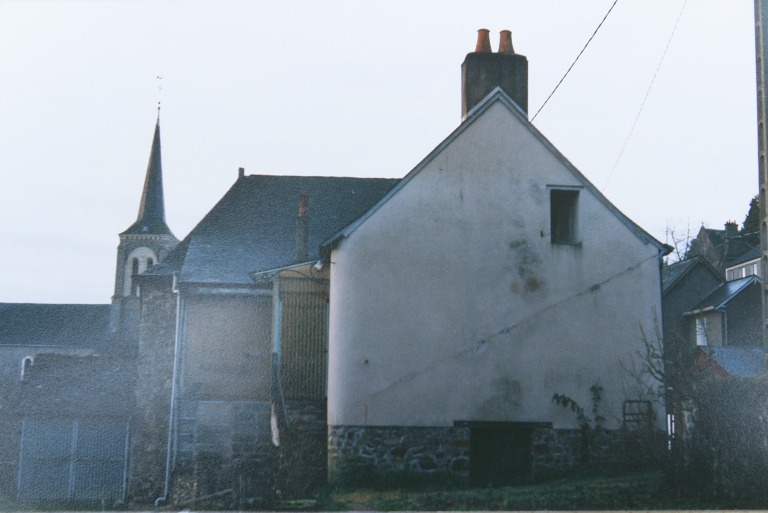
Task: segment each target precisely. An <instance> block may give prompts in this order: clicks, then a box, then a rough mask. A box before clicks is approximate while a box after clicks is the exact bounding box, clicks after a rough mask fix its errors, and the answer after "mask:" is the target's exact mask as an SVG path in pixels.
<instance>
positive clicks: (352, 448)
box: [328, 426, 469, 483]
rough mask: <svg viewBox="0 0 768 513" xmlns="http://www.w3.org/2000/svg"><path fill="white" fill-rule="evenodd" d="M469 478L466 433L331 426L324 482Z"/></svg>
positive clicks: (463, 430) (462, 430) (464, 430)
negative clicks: (393, 477)
mask: <svg viewBox="0 0 768 513" xmlns="http://www.w3.org/2000/svg"><path fill="white" fill-rule="evenodd" d="M387 474H391V475H397V474H400V475H421V476H425V477H428V476H439V475H444V476H450V477H456V478H458V479H459V480H461V481H467V480H468V479H469V428H463V427H461V428H459V427H371V426H329V428H328V479H329V481H331V482H346V483H350V482H354V481H361V480H363V481H364V480H366V479H376V478H378V477H380V476H382V475H387Z"/></svg>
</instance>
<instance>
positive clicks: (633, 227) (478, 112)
mask: <svg viewBox="0 0 768 513" xmlns="http://www.w3.org/2000/svg"><path fill="white" fill-rule="evenodd" d="M495 102H500V103H501V104H502V105H504V106H505V107H507V109H509V111H510V112H512V114H513V115H515V116H517V117H518V119H519V120H520V121H521V122H522V124H523V126H525V127H526V128H527V129H528V130H529V131H530V132H531V133H532V134H533V135H534V137H536V138H537V139H538V140H539V141H540V142H541V144H542V145H543V146H544V147H545V148H546V149H547V150H549V152H550V153H552V155H554V156H555V157H556V158H557V159H558V160H559V161H560V162H561V163H562V164H563V165H564V166H565V167H566V168H567V169H568V170H569V171H570V172H571V173H572V174H573V175H574V176H575V177H576V179H577V180H579V181H580V182H581V183H582V185H583V186H584V188H585V189H586V190H588V191H590V192H591V193H592V194H593V195H594V196H595V198H597V200H598V201H600V202H601V203H602V204H603V205H604V206H605V207H606V208H607V209H608V211H609V212H611V213H612V214H613V215H614V216H616V217H617V218H618V219H619V220H620V221H621V222H622V223H623V224H624V225H625V226H626V227H627V228H628V229H629V230H630V231H631V232H632V233H633V234H635V236H636V237H638V238H639V239H640V240H641V241H642V242H643V243H644V244H653V245H654V246H656V248H657V249H658V251H659V254H660V255H662V256H663V255H667V254H669V253H670V252H671V251H672V249H673V248H671V247H670V246H668V245H666V244H663V243H662V242H660V241H658V240H656V238H654V237H653V236H652V235H650V234H649V233H648V232H646V231H645V230H643V229H642V228H641V227H640V226H639V225H638V224H636V223H635V222H634V221H632V220H631V219H629V218H628V217H627V216H626V215H624V213H622V212H621V211H620V210H619V209H618V208H616V206H615V205H613V204H612V203H611V202H610V201H608V199H607V198H606V197H605V196H604V195H603V194H602V193H601V192H600V191H599V190H598V189H597V187H595V186H594V185H593V184H592V182H590V181H589V180H588V179H587V177H586V176H584V175H583V174H582V173H581V171H579V170H578V169H576V167H575V166H574V165H573V164H571V162H570V161H569V160H568V159H567V158H565V156H564V155H563V154H562V153H560V151H559V150H558V149H557V148H555V146H554V145H553V144H552V143H551V142H550V141H549V140H548V139H547V138H546V137H544V135H543V134H542V133H541V132H540V131H539V130H538V129H537V128H536V127H535V126H534V125H533V124H532V123H531V122H530V121H529V120H528V115H527V114H526V113H525V111H523V110H522V109H521V108H520V107H519V106H518V105H517V104H516V103H515V102H514V101H513V100H512V99H511V98H510V97H509V96H508V95H507V94H506V93H505V92H504V91H503V90H502V89H501V88H499V87H497V88H495V89H494V90H493V91H491V92H490V93H489V94H488V95H487V96H486V97H485V98H484V99H483V100H482V101H480V102H479V103H478V104H477V105H476V106H475V107H473V108H472V109H471V110H470V111H469V112H468V113H467V117H466V119H465V120H464V121H463V122H462V123H461V124H460V125H459V126H458V127H457V128H456V129H455V130H454V131H453V132H452V133H451V134H450V135H449V136H448V137H446V138H445V139H443V141H442V142H441V143H440V144H438V145H437V147H435V149H433V150H432V151H431V152H430V153H429V154H428V155H427V156H426V157H425V158H424V159H423V160H422V161H421V162H419V164H417V165H416V167H414V168H413V169H412V170H411V171H410V172H409V173H408V174H407V175H405V177H403V179H402V180H400V182H399V183H398V184H397V185H395V186H394V187H393V188H392V189H391V190H390V191H389V192H388V193H387V194H385V195H384V197H382V198H381V200H379V201H378V202H377V203H376V204H375V205H373V207H371V208H370V209H369V210H368V211H367V212H366V213H365V214H363V215H362V216H360V217H359V218H358V219H356V220H355V221H354V222H352V223H351V224H349V225H347V226H346V227H345V228H344V229H342V230H340V231H339V232H337V233H336V234H335V235H334V236H333V237H331V238H329V239H327V240H326V241H325V242H324V243H323V244H322V245H321V255H323V257H324V258H326V259H327V258H328V255H330V251H331V250H332V249H333V248H334V247H335V246H336V245H337V244H338V243H339V242H340V241H341V240H342V239H345V238H347V237H349V236H350V235H351V234H352V233H353V232H354V231H355V230H357V228H358V227H359V226H360V225H362V224H363V223H365V221H367V220H368V218H369V217H371V216H372V215H373V214H374V213H376V211H378V210H379V209H380V208H381V207H382V206H383V205H384V204H386V203H387V202H388V201H389V200H390V198H392V197H393V196H394V195H395V194H397V193H398V192H399V191H400V189H402V188H403V187H405V186H406V185H407V184H408V182H410V181H411V180H412V179H413V178H414V177H415V176H416V175H418V174H419V173H420V172H421V171H422V170H423V169H424V168H425V167H427V165H429V163H430V162H432V160H434V159H435V158H436V157H437V156H438V155H439V154H440V153H441V152H442V151H443V150H444V149H445V148H446V147H447V146H449V145H450V144H452V143H453V141H455V140H456V139H457V138H458V137H459V136H460V135H461V134H462V133H464V131H465V130H467V129H468V128H469V127H470V126H471V125H472V124H473V123H474V122H475V121H476V120H477V119H478V118H480V117H481V116H482V115H483V114H484V113H485V112H486V111H487V110H488V109H489V108H490V107H491V106H492V105H493V104H494V103H495Z"/></svg>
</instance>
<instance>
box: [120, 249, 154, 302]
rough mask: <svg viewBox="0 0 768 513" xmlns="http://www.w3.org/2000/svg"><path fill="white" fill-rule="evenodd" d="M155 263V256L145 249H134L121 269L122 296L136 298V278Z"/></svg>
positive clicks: (137, 292) (137, 289) (137, 291)
mask: <svg viewBox="0 0 768 513" xmlns="http://www.w3.org/2000/svg"><path fill="white" fill-rule="evenodd" d="M155 262H157V255H155V253H154V252H153V251H152V250H151V249H149V248H145V247H141V248H136V249H134V250H133V251H131V253H130V254H129V255H128V257H127V258H126V260H125V267H124V268H123V273H124V274H123V291H122V295H123V296H138V295H139V287H138V284H137V283H136V280H135V278H136V276H138V275H140V274H141V273H143V272H144V271H146V270H147V268H148V267H150V266H152V265H154V264H155Z"/></svg>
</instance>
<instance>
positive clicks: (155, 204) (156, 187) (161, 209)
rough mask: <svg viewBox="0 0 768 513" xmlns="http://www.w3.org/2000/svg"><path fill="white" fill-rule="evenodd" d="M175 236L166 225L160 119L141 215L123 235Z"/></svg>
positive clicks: (143, 195) (150, 159)
mask: <svg viewBox="0 0 768 513" xmlns="http://www.w3.org/2000/svg"><path fill="white" fill-rule="evenodd" d="M134 234H135V235H173V234H172V233H171V229H170V228H168V225H167V224H165V201H164V199H163V164H162V158H161V154H160V119H159V118H158V120H157V124H155V135H154V136H153V138H152V150H151V152H150V154H149V163H148V164H147V174H146V177H145V178H144V189H143V190H142V193H141V203H140V204H139V215H138V216H137V217H136V222H135V223H133V224H132V225H131V226H129V227H128V229H127V230H125V231H124V232H123V233H122V234H121V235H134Z"/></svg>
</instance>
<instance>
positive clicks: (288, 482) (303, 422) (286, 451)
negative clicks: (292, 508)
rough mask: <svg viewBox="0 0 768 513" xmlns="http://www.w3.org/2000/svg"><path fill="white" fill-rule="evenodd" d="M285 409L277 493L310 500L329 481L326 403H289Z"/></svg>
mask: <svg viewBox="0 0 768 513" xmlns="http://www.w3.org/2000/svg"><path fill="white" fill-rule="evenodd" d="M285 408H286V413H287V420H288V422H287V423H286V425H285V426H284V427H282V428H281V429H280V459H279V472H278V475H279V477H278V482H277V490H278V492H277V493H278V495H279V496H280V497H281V498H283V499H288V498H306V497H310V496H311V494H312V491H313V490H316V489H317V488H319V487H320V486H322V485H324V484H325V483H326V482H327V478H328V472H327V469H328V452H327V443H326V439H327V432H328V430H327V427H326V420H325V418H326V403H325V400H322V401H310V400H302V401H300V400H288V401H286V402H285Z"/></svg>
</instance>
